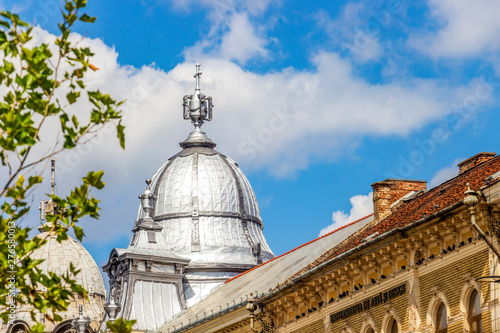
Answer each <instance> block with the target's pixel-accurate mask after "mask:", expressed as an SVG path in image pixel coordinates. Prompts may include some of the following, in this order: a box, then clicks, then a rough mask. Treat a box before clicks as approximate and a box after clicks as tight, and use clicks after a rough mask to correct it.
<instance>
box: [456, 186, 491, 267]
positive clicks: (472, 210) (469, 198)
mask: <svg viewBox="0 0 500 333" xmlns="http://www.w3.org/2000/svg"><path fill="white" fill-rule="evenodd" d="M464 194H465V198H464V204H465V205H466V206H467V208H468V209H469V214H470V223H471V224H472V226H473V227H474V229H476V231H477V232H478V234H479V235H480V236H481V238H482V239H484V241H485V242H486V244H488V246H489V247H490V249H491V250H492V251H493V252H494V253H495V254H496V255H497V257H498V258H499V259H500V252H499V251H498V250H497V248H496V247H494V246H493V243H492V242H491V241H490V240H489V239H488V238H486V234H485V233H484V231H483V230H482V229H481V228H480V227H479V226H478V225H477V223H476V205H477V203H478V202H479V198H478V196H479V193H477V192H476V191H473V190H471V188H470V184H469V183H467V191H465V193H464Z"/></svg>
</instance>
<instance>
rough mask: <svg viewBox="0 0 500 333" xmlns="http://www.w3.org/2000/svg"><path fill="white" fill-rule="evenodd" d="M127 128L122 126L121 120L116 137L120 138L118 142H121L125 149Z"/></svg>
mask: <svg viewBox="0 0 500 333" xmlns="http://www.w3.org/2000/svg"><path fill="white" fill-rule="evenodd" d="M124 129H125V126H123V125H122V122H121V120H120V121H119V122H118V125H117V126H116V136H117V137H118V140H119V141H120V146H121V147H122V148H123V149H125V132H124Z"/></svg>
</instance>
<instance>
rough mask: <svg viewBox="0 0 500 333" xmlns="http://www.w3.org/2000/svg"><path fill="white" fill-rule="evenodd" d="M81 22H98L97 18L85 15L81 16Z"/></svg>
mask: <svg viewBox="0 0 500 333" xmlns="http://www.w3.org/2000/svg"><path fill="white" fill-rule="evenodd" d="M79 20H80V21H83V22H89V23H94V22H95V20H96V17H90V16H88V15H87V14H83V15H82V16H80V18H79Z"/></svg>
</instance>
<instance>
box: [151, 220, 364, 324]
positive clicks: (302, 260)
mask: <svg viewBox="0 0 500 333" xmlns="http://www.w3.org/2000/svg"><path fill="white" fill-rule="evenodd" d="M372 220H373V214H371V215H368V216H366V217H364V218H362V219H359V220H357V221H354V222H352V223H350V224H348V225H345V226H343V227H341V228H339V229H337V230H335V231H332V232H331V233H328V234H326V235H324V236H321V237H319V238H317V239H315V240H313V241H310V242H308V243H306V244H303V245H301V246H299V247H297V248H295V249H293V250H291V251H289V252H287V253H285V254H282V255H280V256H278V257H276V258H273V259H271V260H269V261H267V262H265V263H263V264H261V265H259V266H257V267H255V268H253V269H251V270H248V271H246V272H244V273H242V274H240V275H238V276H236V277H234V278H233V279H231V280H228V281H227V282H226V283H225V284H224V285H222V286H221V287H219V288H218V289H217V290H216V291H214V292H213V293H212V294H210V295H209V296H208V297H207V298H205V299H204V300H202V301H200V302H199V303H197V304H195V305H194V306H192V307H191V308H190V309H188V310H187V311H184V312H181V313H179V314H177V315H176V316H175V317H174V318H172V319H171V320H170V321H168V322H167V323H166V324H165V325H163V326H161V327H160V328H159V329H158V330H159V331H162V332H165V329H167V328H170V332H173V331H174V330H173V327H174V326H175V327H176V328H177V329H179V328H180V327H181V323H182V324H183V326H184V327H185V326H186V324H187V323H188V322H191V323H194V322H196V320H197V319H198V318H200V319H202V318H204V317H205V316H207V317H208V316H209V315H210V314H211V313H212V312H211V310H213V311H214V312H215V313H216V312H217V311H219V310H220V309H227V307H228V305H229V306H232V305H233V304H238V303H240V302H241V301H242V300H243V301H245V300H246V299H247V297H248V295H249V294H250V293H256V294H262V293H266V292H268V291H269V289H270V288H271V289H272V288H274V287H275V286H276V285H278V284H280V283H282V282H283V281H285V280H286V279H287V278H288V277H290V276H292V275H293V274H295V273H296V272H297V271H298V270H300V269H301V268H303V267H305V266H307V265H308V264H309V263H311V262H312V261H313V260H314V259H316V258H318V257H319V256H320V255H322V254H323V253H325V251H326V250H328V249H329V248H331V247H332V246H335V245H337V244H339V243H341V242H342V241H344V240H345V239H346V238H347V237H348V236H349V235H352V234H353V233H355V232H356V231H358V230H360V229H361V228H362V227H364V226H366V225H367V223H369V222H370V221H372ZM233 301H234V302H233Z"/></svg>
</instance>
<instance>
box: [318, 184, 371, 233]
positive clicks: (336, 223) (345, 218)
mask: <svg viewBox="0 0 500 333" xmlns="http://www.w3.org/2000/svg"><path fill="white" fill-rule="evenodd" d="M372 199H373V192H370V193H368V194H367V195H363V194H360V195H355V196H353V197H352V198H350V199H349V201H350V202H351V206H352V208H351V211H350V212H349V214H347V213H345V212H344V211H341V210H337V211H335V212H333V214H332V221H333V223H332V224H330V225H329V226H328V227H326V228H323V229H322V230H321V231H320V233H319V236H322V235H325V234H327V233H329V232H331V231H334V230H335V229H337V228H340V227H341V226H343V225H346V224H348V223H351V222H354V221H356V220H359V219H360V218H362V217H365V216H367V215H369V214H371V213H373V200H372Z"/></svg>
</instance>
